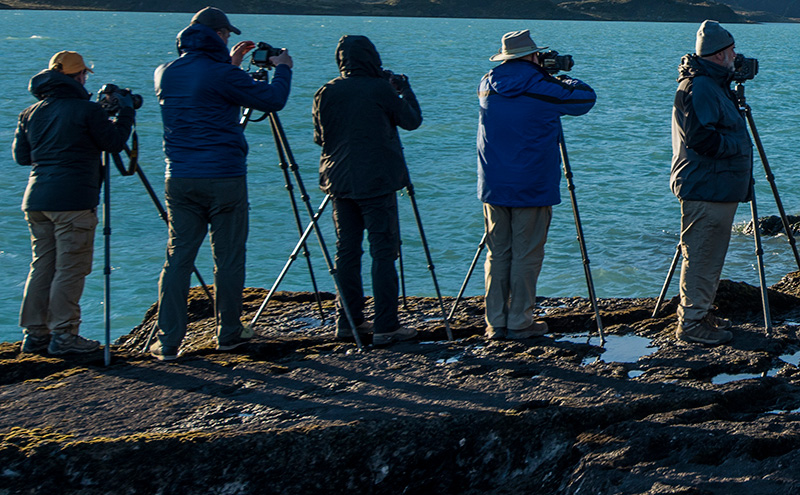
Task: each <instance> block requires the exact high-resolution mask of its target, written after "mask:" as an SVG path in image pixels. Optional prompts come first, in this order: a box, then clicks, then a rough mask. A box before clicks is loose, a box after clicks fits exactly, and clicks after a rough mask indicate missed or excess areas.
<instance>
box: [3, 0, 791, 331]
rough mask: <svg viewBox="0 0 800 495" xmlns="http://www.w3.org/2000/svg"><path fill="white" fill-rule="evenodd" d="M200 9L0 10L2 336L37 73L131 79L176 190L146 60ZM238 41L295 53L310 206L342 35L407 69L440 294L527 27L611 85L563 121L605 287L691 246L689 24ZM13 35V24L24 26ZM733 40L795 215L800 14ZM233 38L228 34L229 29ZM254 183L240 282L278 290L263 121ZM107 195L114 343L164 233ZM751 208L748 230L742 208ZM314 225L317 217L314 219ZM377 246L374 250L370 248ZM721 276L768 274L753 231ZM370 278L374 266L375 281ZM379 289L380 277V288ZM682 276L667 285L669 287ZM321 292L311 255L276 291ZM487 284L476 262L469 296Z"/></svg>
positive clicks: (458, 267)
mask: <svg viewBox="0 0 800 495" xmlns="http://www.w3.org/2000/svg"><path fill="white" fill-rule="evenodd" d="M190 17H191V15H190V14H150V13H114V12H43V11H13V10H5V11H0V21H1V22H2V25H4V26H7V29H6V30H4V31H6V34H3V35H0V65H2V67H3V71H2V72H0V85H2V87H4V88H5V89H4V90H3V92H2V93H1V94H0V101H1V102H2V104H0V148H2V149H3V150H5V151H3V152H2V153H0V157H1V158H0V165H2V173H3V175H4V176H5V177H6V179H5V180H3V181H2V183H0V275H1V276H2V282H3V285H4V288H3V289H2V290H0V341H3V340H6V341H8V340H18V339H19V333H18V332H19V329H18V328H17V314H18V310H19V303H20V299H21V297H22V290H23V286H24V283H25V277H26V275H27V270H28V263H29V261H30V259H29V258H30V247H29V240H28V232H27V227H26V224H25V221H24V219H23V216H22V213H21V212H20V210H19V203H20V200H21V197H22V192H23V191H24V188H25V184H26V180H27V175H28V169H27V168H26V167H20V166H17V165H16V164H15V163H14V162H13V160H12V159H11V153H10V147H11V141H12V139H13V133H14V127H15V125H16V117H17V114H18V113H19V111H20V110H22V109H23V108H25V107H26V106H28V105H30V104H31V103H33V101H34V100H33V97H32V96H31V95H30V94H29V93H28V92H27V89H26V88H27V83H28V80H29V79H30V77H31V76H32V75H34V74H35V73H36V72H38V71H39V70H41V69H42V68H44V67H45V66H46V64H47V61H48V59H49V58H50V56H51V55H52V54H53V53H55V52H56V51H59V50H62V49H70V50H77V51H79V52H81V53H82V54H83V55H84V56H85V57H86V58H87V59H88V60H90V61H92V62H94V65H95V74H94V75H92V76H91V78H90V79H89V82H88V84H87V88H88V89H89V90H90V91H92V92H97V90H98V89H99V88H100V87H101V86H102V85H103V84H104V83H109V82H111V83H115V84H117V85H120V86H123V87H130V88H132V89H133V90H134V91H135V92H137V93H141V94H142V95H143V96H144V99H145V100H144V106H143V107H142V109H141V110H140V111H139V112H138V114H137V122H138V124H137V129H138V133H139V138H140V144H141V159H140V161H141V165H142V168H143V170H144V171H145V173H146V174H147V176H148V178H149V179H150V182H151V183H153V185H154V187H155V189H156V190H157V191H159V193H160V192H161V191H162V190H163V186H162V183H163V182H162V181H163V156H162V152H161V136H160V134H161V122H160V117H159V114H158V108H157V103H156V100H155V97H154V96H153V90H152V87H153V84H152V74H153V69H154V68H155V67H156V66H157V65H159V64H160V63H163V62H166V61H169V60H171V59H172V58H174V57H175V44H174V35H175V34H176V33H177V32H178V31H180V30H181V29H182V28H183V27H185V25H186V24H187V23H188V21H189V19H190ZM231 20H232V22H233V23H234V24H235V25H236V26H237V27H239V28H241V29H242V31H243V33H244V35H243V36H241V37H239V38H240V39H252V40H254V41H266V42H268V43H270V44H272V45H274V46H285V47H287V48H289V51H290V53H291V54H292V56H293V58H294V61H295V71H294V80H293V87H292V96H291V98H290V100H289V103H288V105H287V106H286V109H285V110H283V111H282V112H281V114H280V116H281V119H282V121H283V125H284V127H285V130H286V133H287V136H288V138H289V140H290V144H291V145H292V149H293V151H294V154H295V157H296V160H297V162H298V163H299V165H300V169H301V173H302V175H303V178H304V181H305V184H306V186H307V188H308V190H309V192H310V195H311V201H312V203H313V204H314V206H315V207H316V205H318V204H319V203H320V202H321V200H322V194H321V193H320V192H319V190H318V189H317V187H316V184H317V175H316V169H317V162H318V159H319V149H318V148H317V146H316V145H314V144H313V142H312V127H311V99H312V96H313V94H314V91H316V89H317V88H318V87H319V86H321V85H322V84H323V83H324V82H326V81H327V80H328V79H331V78H333V77H335V76H336V75H337V73H336V65H335V62H334V57H333V54H334V48H335V46H336V42H337V40H338V38H339V37H340V36H341V35H343V34H365V35H367V36H369V37H370V38H371V39H372V40H373V41H374V42H375V44H376V46H377V47H378V50H379V51H380V53H381V56H382V58H383V61H384V66H385V67H386V68H389V69H392V70H394V71H395V72H403V73H406V74H407V75H408V76H409V78H410V81H411V83H412V86H413V88H414V90H415V91H416V93H417V95H418V97H419V100H420V103H421V105H422V109H423V114H424V117H425V122H424V124H423V125H422V127H421V128H420V129H418V130H416V131H413V132H404V133H403V134H402V139H403V142H404V145H405V150H406V157H407V160H408V164H409V170H410V173H411V179H412V181H413V182H414V185H415V187H416V191H417V201H418V203H419V207H420V210H421V214H422V220H423V222H424V226H425V233H426V235H427V237H428V240H429V244H430V249H431V253H432V256H433V258H434V261H435V264H436V274H437V276H438V278H439V283H440V286H441V288H442V292H443V294H444V295H453V296H454V295H455V294H456V293H457V291H458V289H459V287H460V285H461V282H462V280H463V278H464V275H465V273H466V270H467V268H468V266H469V263H470V261H471V259H472V257H473V255H474V253H475V250H476V248H477V244H478V241H479V240H480V238H481V235H482V233H483V226H482V217H481V205H480V202H479V201H478V200H477V199H476V198H475V149H474V148H475V131H476V125H477V101H476V96H475V88H476V86H477V84H478V81H479V80H480V78H481V76H482V75H483V74H484V73H485V72H486V71H487V70H488V69H490V68H491V67H492V65H493V64H492V63H491V62H489V61H488V60H487V59H488V57H489V56H490V55H491V54H493V53H494V52H495V51H496V49H497V46H498V44H499V39H500V36H501V35H502V34H503V33H504V32H506V31H510V30H516V29H523V28H529V29H530V30H531V31H532V33H533V38H534V40H535V41H536V42H537V43H539V44H545V45H549V46H550V47H552V48H554V49H557V50H559V51H560V52H562V53H570V54H572V55H573V56H574V58H575V61H576V64H575V67H574V69H573V71H572V74H573V75H574V76H575V77H578V78H581V79H583V80H584V81H586V82H588V83H589V84H591V85H592V86H593V87H594V88H595V89H596V91H597V93H598V103H597V106H596V107H595V108H594V109H593V110H592V111H591V112H590V113H589V114H587V115H585V116H583V117H577V118H565V119H564V128H565V132H566V140H567V146H568V149H569V155H570V160H571V165H572V169H573V172H574V174H575V179H574V180H575V184H576V188H577V189H576V193H577V197H578V202H579V206H580V211H581V216H582V220H583V224H584V225H583V227H584V232H585V236H586V241H587V245H588V250H589V256H590V259H591V267H592V271H593V275H594V281H595V287H596V290H597V294H598V296H599V297H601V298H602V297H622V296H627V297H633V296H653V297H654V296H656V295H657V294H658V291H659V290H660V287H661V284H662V282H663V280H664V276H665V274H666V271H667V268H668V266H669V262H670V260H671V258H672V256H673V253H674V249H675V244H676V242H677V240H678V230H679V206H678V203H677V201H676V200H675V198H674V197H673V196H672V194H671V193H670V191H669V163H670V157H671V146H670V127H669V126H670V111H671V104H672V98H673V95H674V91H675V86H676V83H675V77H676V76H677V71H676V68H677V64H678V62H679V60H680V57H681V56H682V55H683V54H684V53H687V52H690V51H693V48H694V35H695V31H696V29H697V26H696V25H695V24H659V23H632V22H625V23H606V22H576V21H525V20H476V19H417V18H414V19H410V18H369V17H330V18H326V17H318V16H262V15H232V16H231ZM12 27H13V29H10V28H12ZM729 28H730V30H731V32H732V33H733V34H734V36H735V37H736V40H737V48H738V50H739V51H741V52H743V53H745V54H746V55H748V56H754V57H757V58H758V59H759V61H760V63H761V73H760V74H759V75H758V76H757V77H756V79H755V80H753V81H750V82H748V83H747V96H748V101H749V103H750V104H751V105H752V107H753V114H754V117H755V120H756V123H757V125H758V130H759V132H760V133H761V136H762V140H763V142H764V145H765V147H766V149H767V153H768V158H769V160H770V164H771V165H772V168H773V170H774V172H775V174H776V177H777V183H778V187H779V188H780V191H781V195H782V199H783V201H784V204H785V206H786V209H787V212H788V213H790V214H797V213H798V212H799V210H800V191H798V190H797V188H795V187H794V185H795V181H796V179H797V178H798V176H800V164H798V163H797V162H796V160H795V159H794V157H795V155H796V152H795V150H796V148H797V145H796V138H797V137H798V131H799V130H800V113H798V112H797V108H798V103H800V95H798V93H797V91H796V90H795V86H796V81H797V80H798V76H800V67H798V65H797V64H794V63H791V61H792V60H794V56H793V55H794V54H793V52H792V51H793V47H794V44H795V43H794V41H795V40H796V39H797V38H798V35H800V26H798V25H790V24H771V25H732V26H729ZM234 38H235V37H234ZM247 137H248V141H249V143H250V146H251V150H250V159H249V167H250V168H249V187H250V201H251V229H250V237H249V241H248V274H247V285H249V286H260V287H269V286H271V285H272V283H273V281H274V280H275V278H276V277H277V275H278V273H279V272H280V270H281V268H282V267H283V265H284V263H285V261H286V259H287V257H288V255H289V253H290V252H291V250H292V248H293V247H294V244H295V242H296V240H297V234H296V229H295V226H294V221H293V219H292V217H291V210H290V206H289V201H288V198H287V193H286V192H285V190H284V187H283V178H282V175H281V171H280V169H279V168H278V167H277V156H276V153H275V148H274V143H273V141H272V137H271V133H270V129H269V126H268V125H267V124H266V123H264V122H262V123H253V124H250V125H249V126H248V128H247ZM759 167H760V165H759V164H758V163H757V169H756V170H757V174H756V180H757V183H758V189H757V191H758V197H759V199H760V203H759V213H760V214H761V215H769V214H775V213H776V208H775V203H774V201H773V199H772V195H771V192H770V190H769V185H768V183H767V182H766V180H764V179H763V173H761V169H760V168H759ZM562 188H563V191H562V196H563V198H564V199H565V202H564V203H562V205H561V206H559V207H556V208H555V211H554V217H553V224H552V229H551V235H550V238H549V240H548V243H547V248H546V249H547V257H546V259H545V265H544V268H543V270H542V274H541V278H540V280H539V293H540V294H541V295H546V296H566V295H583V296H585V295H586V285H585V279H584V274H583V267H582V262H581V256H580V251H579V249H578V244H577V242H576V240H575V226H574V223H573V220H572V210H571V208H570V205H569V200H568V192H567V190H566V187H565V186H564V184H563V183H562ZM111 191H112V228H113V230H112V232H113V233H112V241H111V242H112V256H111V265H112V267H113V271H112V274H111V283H112V299H111V314H112V320H113V321H112V334H113V335H112V336H113V337H116V336H119V335H121V334H124V333H126V332H128V331H129V330H130V329H131V328H132V327H133V326H135V325H136V324H138V323H139V322H140V321H141V318H142V316H143V314H144V312H145V310H146V309H147V308H148V307H149V306H150V305H151V304H152V303H153V302H154V301H155V299H156V293H157V279H158V274H159V271H160V269H161V265H162V263H163V259H164V246H165V243H166V228H165V226H164V224H163V223H162V221H161V220H160V218H159V217H158V216H157V214H156V210H155V208H154V207H153V205H152V203H151V201H150V198H149V197H148V196H147V194H146V193H145V191H144V189H143V187H142V185H141V184H140V182H139V181H138V179H136V178H135V177H121V176H119V175H117V174H116V173H115V175H114V176H113V178H112V184H111ZM400 204H401V229H402V232H403V242H404V244H403V248H404V262H405V270H406V285H407V288H408V293H409V294H413V295H433V294H434V290H433V285H432V282H431V278H430V275H429V273H428V270H427V268H426V262H425V256H424V252H423V251H422V247H421V244H420V242H419V235H418V232H417V229H416V225H415V223H414V217H413V213H412V211H411V208H410V203H409V201H408V198H406V197H405V196H404V197H402V198H401V200H400ZM749 215H750V211H749V208H748V207H747V205H742V206H740V208H739V211H738V215H737V223H738V224H739V226H741V224H742V223H744V222H745V221H747V219H748V218H749ZM304 218H305V215H304ZM322 226H323V229H324V231H325V232H326V241H327V243H328V246H329V248H330V249H331V250H333V246H334V241H335V239H334V236H333V234H332V230H331V220H330V215H329V214H328V213H326V214H325V216H324V217H323V221H322ZM101 233H102V229H98V236H97V240H96V243H97V244H96V247H97V250H96V257H95V268H94V271H93V273H92V274H91V275H90V276H89V277H88V279H87V286H86V292H85V294H84V297H83V300H82V306H83V313H84V314H83V316H84V325H83V330H82V331H83V333H84V334H85V335H87V336H91V337H95V338H99V337H100V336H101V335H102V332H103V307H102V301H103V269H102V267H103V256H102V245H103V238H102V235H101ZM311 249H312V255H313V260H314V263H315V265H314V266H315V269H316V275H317V280H318V282H319V284H320V288H321V289H322V290H328V291H333V284H332V282H331V281H330V277H329V276H328V275H327V273H326V269H325V265H324V261H323V259H322V256H321V255H320V251H319V249H318V247H317V246H316V242H314V243H312V245H311ZM765 252H766V253H765V262H766V269H767V281H768V283H769V284H773V283H776V282H777V281H778V280H779V279H780V277H781V276H782V275H783V274H785V273H787V272H789V271H792V270H794V269H796V267H795V266H794V261H793V257H792V255H791V251H790V249H789V245H788V243H786V242H785V239H784V238H773V239H766V240H765ZM367 259H368V258H367ZM197 266H198V268H199V269H200V271H201V273H202V274H203V275H204V277H205V278H206V280H207V281H209V282H210V281H211V280H212V279H213V273H212V269H211V266H212V264H211V261H210V254H209V252H208V249H207V248H206V247H204V248H203V251H202V253H201V256H200V258H199V259H198V261H197ZM723 276H724V277H725V278H730V279H732V280H743V281H746V282H748V283H751V284H758V274H757V271H756V265H755V255H754V254H753V241H752V238H749V237H746V236H744V235H742V234H739V233H736V234H734V236H733V239H732V243H731V248H730V251H729V254H728V259H727V263H726V266H725V270H724V273H723ZM367 278H368V277H367ZM367 282H368V281H367ZM676 287H677V285H676V283H673V289H672V290H671V293H675V290H676ZM309 288H310V282H309V278H308V271H307V268H306V265H305V262H298V263H296V264H295V265H294V266H293V267H292V268H291V270H290V271H289V274H288V276H287V278H286V280H285V281H284V282H283V284H282V285H281V289H286V290H307V289H309ZM482 291H483V282H482V270H481V266H479V267H478V270H476V273H475V275H473V278H472V281H471V283H470V286H469V287H468V289H467V294H468V295H476V294H480V293H482Z"/></svg>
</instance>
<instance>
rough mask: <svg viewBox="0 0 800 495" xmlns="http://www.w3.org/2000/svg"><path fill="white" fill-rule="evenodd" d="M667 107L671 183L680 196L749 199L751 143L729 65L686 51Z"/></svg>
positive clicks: (717, 200) (751, 165)
mask: <svg viewBox="0 0 800 495" xmlns="http://www.w3.org/2000/svg"><path fill="white" fill-rule="evenodd" d="M678 70H679V72H680V78H679V79H678V81H679V82H680V83H679V84H678V91H677V92H676V93H675V104H674V106H673V111H672V172H671V174H670V186H671V188H672V192H673V193H674V194H675V196H677V197H678V198H680V199H681V200H687V201H712V202H722V203H735V202H742V201H749V200H750V198H751V193H752V181H753V144H752V142H751V141H750V134H748V132H747V122H745V119H744V117H743V116H742V114H741V113H740V112H739V107H738V105H737V103H736V97H735V95H734V94H733V92H732V91H731V87H730V85H731V76H732V71H730V70H729V69H727V68H726V67H723V66H721V65H719V64H715V63H713V62H708V61H705V60H702V59H700V58H698V57H696V56H693V55H689V56H686V57H684V58H683V60H682V61H681V66H680V68H679V69H678Z"/></svg>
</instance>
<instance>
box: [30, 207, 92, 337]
mask: <svg viewBox="0 0 800 495" xmlns="http://www.w3.org/2000/svg"><path fill="white" fill-rule="evenodd" d="M25 219H26V220H27V221H28V228H29V229H30V231H31V251H32V255H33V260H32V261H31V268H30V272H28V280H27V281H26V282H25V293H24V295H23V297H22V307H21V308H20V312H19V324H20V326H21V327H23V328H25V332H26V333H27V334H29V335H34V336H36V337H41V336H44V335H48V334H49V333H50V332H51V331H52V332H55V333H72V334H76V335H77V333H78V327H79V326H80V324H81V307H80V304H79V303H80V300H81V295H82V294H83V287H84V283H85V281H86V276H87V275H88V274H89V273H91V271H92V255H93V253H94V233H95V228H96V227H97V210H95V209H91V210H79V211H28V212H25Z"/></svg>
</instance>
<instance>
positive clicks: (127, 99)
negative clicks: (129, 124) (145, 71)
mask: <svg viewBox="0 0 800 495" xmlns="http://www.w3.org/2000/svg"><path fill="white" fill-rule="evenodd" d="M114 96H115V97H116V99H117V105H119V107H120V108H133V96H131V93H130V92H128V93H125V94H122V93H114Z"/></svg>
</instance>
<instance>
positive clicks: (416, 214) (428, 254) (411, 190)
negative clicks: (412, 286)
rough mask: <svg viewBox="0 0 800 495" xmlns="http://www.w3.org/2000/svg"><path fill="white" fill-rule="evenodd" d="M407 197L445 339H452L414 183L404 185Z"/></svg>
mask: <svg viewBox="0 0 800 495" xmlns="http://www.w3.org/2000/svg"><path fill="white" fill-rule="evenodd" d="M406 190H407V191H408V197H409V198H411V206H412V207H413V209H414V218H415V219H416V220H417V227H418V228H419V237H420V240H421V241H422V247H423V248H424V249H425V258H426V259H427V260H428V270H429V271H430V272H431V277H432V278H433V287H434V289H436V297H437V298H438V299H439V308H440V309H441V311H442V318H443V319H444V329H445V330H446V331H447V340H453V331H452V330H450V322H449V321H448V318H447V312H446V311H445V309H444V301H442V293H441V292H440V291H439V282H438V281H437V280H436V271H435V270H434V266H433V259H432V258H431V251H430V249H428V241H427V240H426V239H425V230H424V229H423V228H422V219H421V218H420V216H419V208H417V199H416V196H415V194H414V185H413V184H411V183H409V184H408V186H407V187H406Z"/></svg>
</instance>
